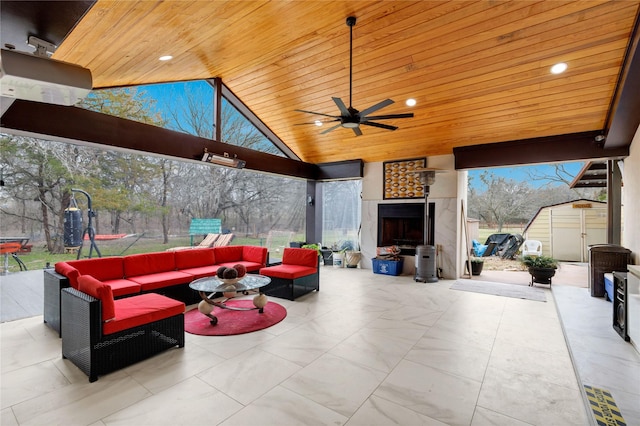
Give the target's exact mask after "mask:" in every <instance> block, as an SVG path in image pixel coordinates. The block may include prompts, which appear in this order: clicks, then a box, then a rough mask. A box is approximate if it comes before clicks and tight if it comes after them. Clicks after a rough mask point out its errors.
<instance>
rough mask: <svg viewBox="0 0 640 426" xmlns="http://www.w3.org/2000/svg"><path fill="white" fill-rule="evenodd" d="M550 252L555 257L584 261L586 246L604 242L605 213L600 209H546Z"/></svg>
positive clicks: (586, 256)
mask: <svg viewBox="0 0 640 426" xmlns="http://www.w3.org/2000/svg"><path fill="white" fill-rule="evenodd" d="M549 220H550V222H551V224H550V225H551V241H552V243H551V247H552V249H553V252H552V254H551V255H552V256H553V257H555V258H556V259H558V260H565V261H572V262H588V261H589V246H590V245H593V244H604V243H606V242H607V229H606V213H604V212H603V211H602V209H572V210H566V209H565V210H561V209H555V210H551V211H550V215H549Z"/></svg>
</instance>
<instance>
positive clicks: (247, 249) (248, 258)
mask: <svg viewBox="0 0 640 426" xmlns="http://www.w3.org/2000/svg"><path fill="white" fill-rule="evenodd" d="M267 252H268V250H267V248H266V247H259V246H242V260H243V261H245V262H251V263H257V264H260V265H262V266H267ZM245 266H246V265H245Z"/></svg>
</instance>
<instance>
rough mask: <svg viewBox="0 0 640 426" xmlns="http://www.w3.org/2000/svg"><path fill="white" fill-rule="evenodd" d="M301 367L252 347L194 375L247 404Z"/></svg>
mask: <svg viewBox="0 0 640 426" xmlns="http://www.w3.org/2000/svg"><path fill="white" fill-rule="evenodd" d="M300 368H301V367H300V366H299V365H298V364H296V363H294V362H291V361H288V360H286V359H284V358H280V357H278V356H276V355H273V354H270V353H268V352H265V351H263V350H259V349H252V350H250V351H247V352H244V353H242V354H240V355H238V356H236V357H234V358H232V359H228V360H226V361H225V362H223V363H221V364H218V365H217V366H216V367H215V368H212V369H211V370H208V371H205V372H203V373H200V374H198V376H197V377H199V378H200V379H202V380H203V381H205V382H206V383H209V384H210V385H211V386H213V387H215V388H216V389H219V390H220V391H222V392H224V393H225V394H226V395H228V396H229V397H231V398H233V399H235V400H236V401H238V402H240V403H241V404H245V405H246V404H250V403H251V402H252V401H253V400H255V399H256V398H259V397H260V396H262V395H263V394H265V393H266V392H268V391H269V390H270V389H271V388H273V387H274V386H277V385H278V384H280V383H282V382H283V381H284V380H286V379H287V378H288V377H290V376H291V375H292V374H294V373H295V372H296V371H298V370H299V369H300Z"/></svg>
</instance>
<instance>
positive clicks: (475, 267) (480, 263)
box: [471, 256, 484, 275]
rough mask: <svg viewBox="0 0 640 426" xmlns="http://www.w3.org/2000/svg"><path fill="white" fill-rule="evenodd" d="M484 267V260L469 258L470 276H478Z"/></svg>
mask: <svg viewBox="0 0 640 426" xmlns="http://www.w3.org/2000/svg"><path fill="white" fill-rule="evenodd" d="M483 267H484V259H483V258H481V257H476V256H474V257H472V258H471V275H480V274H481V273H482V268H483Z"/></svg>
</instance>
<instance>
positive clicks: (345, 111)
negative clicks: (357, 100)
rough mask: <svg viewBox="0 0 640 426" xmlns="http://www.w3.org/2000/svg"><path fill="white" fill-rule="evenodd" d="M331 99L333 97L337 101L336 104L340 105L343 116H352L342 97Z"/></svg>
mask: <svg viewBox="0 0 640 426" xmlns="http://www.w3.org/2000/svg"><path fill="white" fill-rule="evenodd" d="M331 99H333V102H335V103H336V105H337V106H338V109H339V110H340V114H341V115H342V116H343V117H351V113H350V112H349V110H348V109H347V106H346V105H345V104H344V102H342V99H340V98H331Z"/></svg>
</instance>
